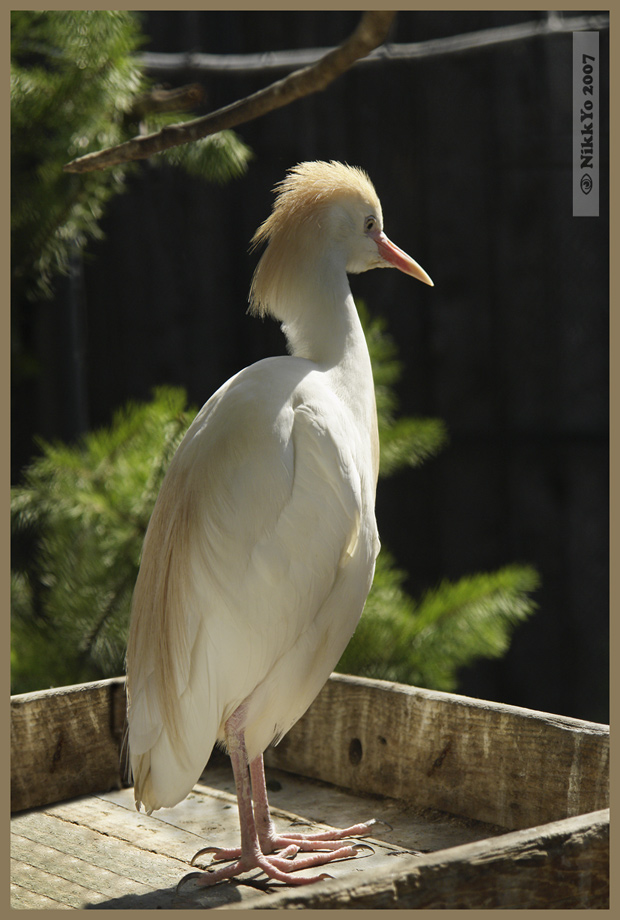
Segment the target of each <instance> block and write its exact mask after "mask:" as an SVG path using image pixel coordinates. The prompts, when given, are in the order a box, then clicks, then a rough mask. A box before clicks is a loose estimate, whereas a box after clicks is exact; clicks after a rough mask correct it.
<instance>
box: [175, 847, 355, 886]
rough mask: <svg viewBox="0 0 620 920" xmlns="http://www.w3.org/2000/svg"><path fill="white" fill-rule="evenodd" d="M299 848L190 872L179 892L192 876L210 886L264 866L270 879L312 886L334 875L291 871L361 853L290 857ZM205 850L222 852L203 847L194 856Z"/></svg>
mask: <svg viewBox="0 0 620 920" xmlns="http://www.w3.org/2000/svg"><path fill="white" fill-rule="evenodd" d="M298 851H299V848H298V847H297V846H296V845H291V846H288V847H287V848H286V849H285V850H283V851H282V853H281V854H280V855H279V856H265V855H264V854H263V853H260V852H259V853H253V854H251V855H250V856H242V857H241V858H240V859H237V861H236V862H234V863H233V864H232V865H230V866H223V867H222V868H220V869H214V870H208V871H206V872H190V873H189V874H188V875H186V876H184V877H183V878H182V879H181V881H180V882H179V884H178V886H177V891H178V890H179V888H180V886H181V885H182V884H183V883H184V882H186V881H189V880H190V879H193V880H194V881H195V882H196V884H197V885H198V886H199V887H201V888H207V887H210V886H211V885H217V883H218V882H222V881H225V880H226V879H231V878H235V877H236V876H237V875H242V874H243V873H244V872H250V871H251V870H252V869H261V870H262V871H263V872H264V873H265V875H267V876H268V877H269V878H271V879H274V880H275V881H277V882H284V883H285V884H287V885H310V884H312V883H313V882H319V881H322V880H323V879H326V878H331V877H332V876H330V875H328V874H327V873H325V872H322V873H321V874H320V875H312V876H309V877H305V878H295V877H294V876H292V875H291V873H292V872H297V871H298V870H300V869H310V868H313V867H315V866H324V865H326V864H327V863H330V862H333V861H334V860H336V859H348V858H349V857H351V856H355V855H356V854H357V852H358V848H357V847H355V846H346V847H339V848H338V849H337V850H330V851H329V852H327V853H325V852H323V853H314V854H312V855H309V856H301V857H300V858H299V859H292V858H289V857H294V856H296V854H297V852H298ZM204 852H216V853H217V852H218V851H217V850H216V848H215V847H206V848H205V850H201V851H200V852H199V853H196V856H194V859H196V858H197V857H198V856H199V855H200V853H204ZM219 852H220V853H231V852H233V851H232V850H220V851H219ZM237 852H238V851H237ZM219 858H229V857H219ZM194 859H193V860H192V863H193V862H194Z"/></svg>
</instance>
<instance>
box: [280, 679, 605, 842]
mask: <svg viewBox="0 0 620 920" xmlns="http://www.w3.org/2000/svg"><path fill="white" fill-rule="evenodd" d="M266 762H267V763H269V764H271V765H273V766H277V767H279V768H280V769H283V770H290V771H292V772H296V773H300V774H302V775H304V776H311V777H314V778H316V779H322V780H324V781H326V782H330V783H335V784H337V785H339V786H343V787H345V788H347V789H352V790H355V791H360V792H370V793H378V794H382V795H388V796H391V797H393V798H396V799H402V800H404V801H407V802H412V803H413V804H415V805H418V806H420V807H425V806H428V807H432V808H436V809H439V810H440V811H446V812H449V813H451V814H456V815H461V816H464V817H470V818H474V819H476V820H478V821H484V822H487V823H488V824H493V825H499V826H501V827H504V828H506V829H508V830H516V829H519V828H525V827H531V826H533V825H536V824H546V823H548V822H550V821H558V820H561V819H563V818H567V817H571V816H573V815H578V814H583V813H585V812H591V811H598V810H599V809H602V808H606V807H607V806H608V805H609V788H608V771H609V728H608V726H606V725H600V724H598V723H594V722H583V721H580V720H578V719H569V718H565V717H562V716H555V715H550V714H548V713H541V712H534V711H532V710H528V709H520V708H518V707H515V706H504V705H502V704H500V703H490V702H487V701H483V700H476V699H472V698H470V697H462V696H457V695H455V694H450V693H439V692H436V691H432V690H422V689H419V688H417V687H407V686H404V685H402V684H393V683H388V682H386V681H376V680H367V679H365V678H359V677H347V676H344V675H332V677H331V678H330V680H329V681H328V683H327V684H326V685H325V687H324V688H323V690H322V691H321V693H320V694H319V696H318V697H317V699H316V700H315V702H314V703H313V704H312V706H311V707H310V709H309V710H308V712H307V713H306V714H305V715H304V716H303V717H302V718H301V719H300V720H299V722H298V723H297V724H296V725H295V726H294V727H293V728H292V729H291V731H290V732H289V733H288V734H287V735H286V736H285V738H284V739H283V740H282V741H281V742H280V744H279V745H278V747H276V748H274V749H273V750H270V751H269V752H268V754H267V757H266Z"/></svg>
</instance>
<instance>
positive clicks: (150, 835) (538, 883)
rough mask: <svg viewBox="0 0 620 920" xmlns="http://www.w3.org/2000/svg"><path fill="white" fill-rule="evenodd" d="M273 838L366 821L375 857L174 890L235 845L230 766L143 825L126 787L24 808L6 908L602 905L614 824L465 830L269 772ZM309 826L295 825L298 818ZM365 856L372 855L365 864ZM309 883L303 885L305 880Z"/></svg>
mask: <svg viewBox="0 0 620 920" xmlns="http://www.w3.org/2000/svg"><path fill="white" fill-rule="evenodd" d="M267 778H268V782H269V785H270V787H271V790H272V791H271V796H272V800H273V801H274V803H276V804H274V807H273V812H274V818H275V821H276V824H277V825H278V827H281V828H285V827H287V826H290V825H291V824H294V825H295V826H297V825H298V824H299V823H300V822H304V823H305V824H307V825H311V824H312V825H313V826H321V824H322V823H324V822H325V819H327V820H329V822H330V823H334V824H337V825H342V824H348V823H351V822H352V821H354V820H356V819H358V818H360V817H368V816H370V815H374V816H375V817H376V818H378V819H379V821H383V822H387V823H385V824H378V825H377V831H376V836H375V837H373V838H367V842H370V843H371V845H372V847H373V852H368V853H367V851H362V854H360V857H359V858H358V859H356V860H354V861H343V862H341V863H337V864H334V865H333V866H332V867H331V868H330V869H329V870H328V871H329V873H330V874H331V875H332V876H333V881H332V880H327V881H323V882H319V883H317V884H316V885H313V886H311V887H309V888H304V889H303V891H302V892H301V891H299V890H292V889H291V890H286V889H284V888H283V886H280V885H279V884H275V883H269V882H267V880H266V879H265V878H264V876H262V874H261V873H256V872H254V873H247V875H245V876H243V877H241V879H239V880H238V881H236V882H233V883H228V884H222V885H218V886H216V888H213V889H210V890H209V889H202V890H200V889H197V888H195V887H194V886H193V885H192V884H191V883H188V885H187V887H184V888H182V890H181V892H180V893H179V894H177V893H176V885H177V883H178V882H179V880H180V879H181V878H182V877H183V876H184V874H185V873H186V872H188V871H190V867H189V865H188V863H189V860H190V858H191V856H192V855H193V854H194V852H195V851H196V850H197V849H198V848H200V847H201V846H203V845H205V843H208V844H212V845H215V846H218V845H225V844H230V843H234V842H235V841H237V840H238V836H239V831H238V824H237V807H236V800H235V797H234V795H233V794H232V788H233V781H232V777H231V775H230V769H229V767H227V766H224V767H217V766H216V767H209V769H208V771H207V772H206V774H205V776H204V781H205V782H206V783H208V784H209V785H208V786H206V785H204V784H203V783H201V784H199V785H198V786H197V787H196V789H195V791H194V793H192V795H191V796H190V798H189V799H187V800H186V801H185V802H184V803H182V804H181V805H180V806H177V808H175V809H172V810H170V811H162V812H158V813H156V814H155V815H151V816H147V815H144V814H139V813H138V812H136V811H135V810H134V808H133V798H132V790H131V789H123V790H119V791H114V792H109V793H106V794H104V795H101V796H92V797H87V798H80V799H74V800H72V801H70V802H62V803H59V804H57V805H51V806H47V807H46V808H44V809H37V810H32V811H26V812H23V813H21V814H20V815H17V816H15V817H14V818H13V821H12V854H11V855H12V872H11V878H12V902H11V903H12V906H13V907H14V908H26V909H28V908H35V907H43V908H45V907H61V908H74V909H83V908H91V909H165V908H169V909H200V908H203V909H204V908H220V909H222V908H237V909H239V908H249V909H254V908H274V909H275V908H300V907H303V908H327V907H330V908H341V909H344V908H353V907H355V908H395V907H418V908H420V907H427V908H448V907H458V908H473V907H477V908H508V907H511V908H533V907H545V908H567V907H570V908H593V907H599V908H605V907H606V906H607V902H608V897H609V894H608V879H607V858H608V847H607V837H608V814H607V813H598V814H594V815H583V816H579V817H577V818H569V819H566V820H565V821H560V822H556V823H554V824H549V825H546V826H544V827H537V828H530V829H528V830H525V831H516V832H511V833H509V834H499V835H498V833H497V831H498V829H497V828H495V829H494V828H489V827H487V826H485V825H482V824H477V823H476V822H473V821H463V820H459V819H455V818H452V817H450V816H447V815H440V814H438V813H430V812H429V810H427V811H422V810H419V809H415V808H412V807H411V806H407V805H406V804H405V803H403V802H396V801H394V800H380V799H374V798H368V797H364V796H354V795H352V794H351V793H347V792H344V791H342V790H338V789H334V788H330V787H327V786H323V785H321V784H317V783H316V782H314V781H312V780H302V779H299V778H297V777H292V776H290V775H289V774H286V773H280V772H279V771H273V770H268V773H267ZM300 813H301V815H303V816H304V817H303V818H300V817H299V814H300ZM366 854H367V855H366ZM305 874H309V873H308V871H307V870H306V873H305Z"/></svg>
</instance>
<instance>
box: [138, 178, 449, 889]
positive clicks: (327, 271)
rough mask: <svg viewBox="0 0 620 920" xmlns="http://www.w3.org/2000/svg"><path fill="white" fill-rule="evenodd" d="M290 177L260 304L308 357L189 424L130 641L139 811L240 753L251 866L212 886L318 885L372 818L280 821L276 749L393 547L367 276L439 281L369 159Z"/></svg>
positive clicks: (166, 802)
mask: <svg viewBox="0 0 620 920" xmlns="http://www.w3.org/2000/svg"><path fill="white" fill-rule="evenodd" d="M277 192H278V194H277V197H276V200H275V204H274V207H273V211H272V213H271V215H270V216H269V217H268V219H267V220H266V221H265V222H264V223H263V224H262V226H261V227H260V228H259V229H258V231H257V232H256V234H255V236H254V240H253V242H254V243H255V244H261V243H267V244H268V245H267V248H266V250H265V252H264V254H263V256H262V258H261V260H260V262H259V264H258V267H257V269H256V272H255V274H254V278H253V281H252V286H251V291H250V303H251V310H252V311H253V312H254V313H257V314H259V315H265V314H269V315H271V316H273V317H275V319H277V320H279V321H280V322H281V323H282V328H283V331H284V333H285V335H286V338H287V340H288V346H289V351H290V355H289V356H287V357H277V358H267V359H265V360H263V361H259V362H258V363H256V364H253V365H252V366H250V367H247V368H245V369H244V370H242V371H240V372H239V373H238V374H236V375H235V376H234V377H232V378H231V379H230V380H229V381H227V382H226V383H225V384H224V385H223V386H222V387H221V388H220V389H219V390H218V391H217V392H216V393H215V394H214V395H213V396H212V397H211V398H210V399H209V401H208V402H207V403H206V405H205V406H204V407H203V408H202V410H201V411H200V412H199V413H198V415H197V416H196V419H195V420H194V422H193V423H192V425H191V426H190V428H189V430H188V431H187V434H186V435H185V438H184V439H183V441H182V443H181V445H180V447H179V449H178V451H177V452H176V454H175V456H174V458H173V460H172V463H171V465H170V468H169V470H168V472H167V474H166V477H165V479H164V482H163V484H162V487H161V491H160V493H159V497H158V499H157V502H156V505H155V508H154V511H153V515H152V517H151V520H150V523H149V527H148V531H147V534H146V537H145V541H144V549H143V554H142V562H141V567H140V573H139V576H138V580H137V583H136V588H135V593H134V599H133V607H132V619H131V628H130V636H129V644H128V649H127V689H128V698H129V705H128V720H129V747H130V755H131V765H132V770H133V776H134V782H135V800H136V806H137V807H138V808H140V805H143V806H144V808H145V809H146V811H147V812H148V813H149V814H150V813H151V811H153V810H154V809H158V808H162V807H171V806H173V805H175V804H177V803H178V802H180V801H181V800H182V799H183V798H184V797H185V796H186V795H187V794H188V793H189V792H190V790H191V789H192V786H193V785H194V783H195V782H196V781H197V780H198V778H199V776H200V774H201V772H202V770H203V768H204V766H205V764H206V762H207V760H208V758H209V755H210V753H211V750H212V748H213V746H214V744H215V743H216V742H219V743H221V744H223V745H225V747H226V749H227V750H228V752H229V754H230V758H231V761H232V767H233V771H234V777H235V783H236V789H237V798H238V804H239V820H240V825H241V847H240V848H239V849H231V850H223V849H214V850H213V851H212V852H213V853H214V859H215V860H218V861H219V860H233V862H232V864H231V865H228V866H224V867H220V868H217V869H215V870H211V871H206V872H201V873H195V874H194V875H193V877H196V878H197V880H198V883H199V884H201V885H211V884H214V883H216V882H218V881H220V880H222V879H227V878H232V877H234V876H235V875H238V874H240V873H243V872H246V871H248V870H250V869H254V868H260V869H262V870H263V871H264V872H265V873H266V874H267V875H268V876H269V877H270V878H273V879H277V880H279V881H284V882H286V883H287V884H305V883H308V882H311V881H314V880H316V878H317V877H318V878H322V877H323V876H322V875H319V876H316V875H314V876H313V877H312V878H307V877H299V876H297V877H295V876H292V875H291V872H294V871H295V870H297V869H301V868H307V867H309V866H318V865H324V864H326V863H329V862H330V861H331V860H333V859H339V858H342V857H344V856H351V855H353V854H354V853H355V852H356V848H355V847H354V846H344V845H343V844H342V843H341V842H340V841H341V840H342V839H343V838H345V837H350V836H363V835H364V834H365V833H367V832H368V828H369V826H370V825H369V824H360V825H356V826H355V827H351V828H346V829H344V830H338V831H336V830H333V831H328V832H326V833H324V834H318V835H308V836H303V835H300V834H289V833H286V834H284V835H279V834H278V833H277V832H276V830H275V827H274V825H273V823H272V821H271V818H270V815H269V806H268V802H267V791H266V787H265V778H264V768H263V751H264V750H265V749H266V748H267V747H268V745H269V744H271V743H273V742H277V741H278V739H279V738H281V737H282V736H283V735H284V734H285V732H287V731H288V730H289V729H290V728H291V726H292V725H293V724H294V723H295V722H296V721H297V720H298V719H299V718H300V716H301V715H303V713H304V712H305V711H306V709H307V708H308V706H309V705H310V703H311V702H312V700H313V699H314V698H315V696H316V695H317V694H318V692H319V690H320V689H321V687H322V686H323V684H324V683H325V681H326V680H327V678H328V677H329V675H330V673H331V671H332V669H333V668H334V666H335V665H336V663H337V662H338V659H339V658H340V656H341V654H342V652H343V651H344V648H345V646H346V644H347V642H348V641H349V639H350V637H351V635H352V633H353V631H354V629H355V626H356V624H357V622H358V620H359V617H360V615H361V612H362V609H363V607H364V603H365V601H366V596H367V594H368V591H369V589H370V586H371V582H372V578H373V573H374V566H375V559H376V556H377V553H378V551H379V539H378V536H377V526H376V522H375V510H374V508H375V489H376V483H377V474H378V468H379V439H378V432H377V415H376V406H375V395H374V386H373V378H372V371H371V365H370V358H369V355H368V349H367V347H366V341H365V338H364V334H363V331H362V327H361V324H360V321H359V318H358V315H357V311H356V309H355V304H354V301H353V297H352V294H351V290H350V288H349V283H348V279H347V273H348V272H349V273H351V272H353V273H355V272H363V271H366V270H367V269H371V268H381V267H396V268H398V269H400V270H401V271H403V272H405V273H407V274H409V275H413V277H415V278H418V279H419V280H421V281H423V282H425V283H426V284H432V281H431V280H430V278H429V277H428V275H427V274H426V272H425V271H424V270H423V269H422V268H421V267H420V266H419V265H418V264H417V263H416V262H415V261H414V260H413V259H412V258H411V257H410V256H408V255H406V253H404V252H403V251H402V250H400V249H398V247H396V246H395V245H394V244H393V243H391V242H390V240H389V239H388V238H387V237H386V235H385V233H384V232H383V218H382V213H381V205H380V203H379V199H378V198H377V195H376V193H375V190H374V188H373V186H372V184H371V182H370V180H369V178H368V176H367V175H366V174H365V173H364V172H363V171H362V170H360V169H357V168H353V167H349V166H346V165H343V164H341V163H336V162H330V163H324V162H309V163H301V164H299V165H298V166H296V167H294V168H293V169H291V170H290V172H289V173H288V174H287V176H286V178H285V179H284V180H283V181H282V182H281V183H279V186H277ZM207 850H209V848H207ZM300 850H301V851H305V852H303V854H299V855H297V854H298V853H299V851H300ZM277 851H280V852H279V853H278V855H274V853H275V852H277ZM201 852H206V851H201ZM291 857H295V858H291Z"/></svg>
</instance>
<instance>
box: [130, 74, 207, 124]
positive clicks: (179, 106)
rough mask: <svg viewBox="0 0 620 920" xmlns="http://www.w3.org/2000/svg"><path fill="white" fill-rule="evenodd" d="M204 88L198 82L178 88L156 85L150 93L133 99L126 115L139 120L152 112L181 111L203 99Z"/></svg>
mask: <svg viewBox="0 0 620 920" xmlns="http://www.w3.org/2000/svg"><path fill="white" fill-rule="evenodd" d="M205 95H206V94H205V89H204V86H202V85H201V84H200V83H191V84H190V85H189V86H180V87H179V88H178V89H161V88H159V87H156V88H155V89H152V90H151V92H150V93H143V94H142V95H141V96H138V98H137V99H136V100H135V102H134V104H133V106H132V108H131V110H130V111H129V112H128V113H127V117H128V118H130V119H134V120H140V119H141V118H144V117H145V116H146V115H149V114H151V113H153V112H157V113H161V112H182V111H183V110H184V109H191V108H193V107H194V106H196V105H199V104H200V103H201V102H203V101H204V98H205Z"/></svg>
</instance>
